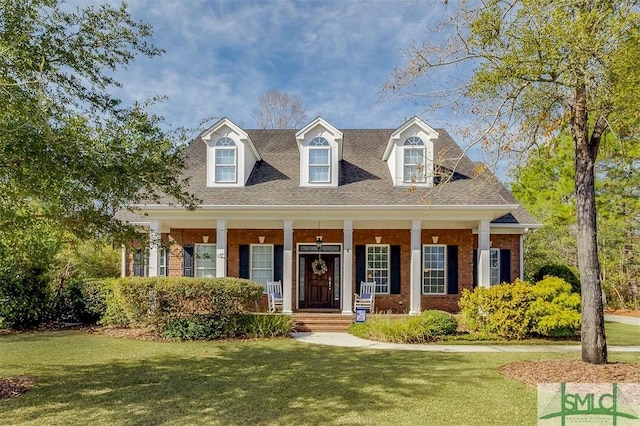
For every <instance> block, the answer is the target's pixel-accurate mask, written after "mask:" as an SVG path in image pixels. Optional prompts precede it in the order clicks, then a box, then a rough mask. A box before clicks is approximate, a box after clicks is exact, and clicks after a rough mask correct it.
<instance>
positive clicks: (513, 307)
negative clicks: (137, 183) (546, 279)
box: [458, 280, 533, 339]
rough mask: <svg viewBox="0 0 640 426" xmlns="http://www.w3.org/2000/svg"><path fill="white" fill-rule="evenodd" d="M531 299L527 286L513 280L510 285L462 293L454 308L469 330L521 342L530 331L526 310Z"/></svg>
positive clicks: (529, 287)
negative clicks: (456, 308) (456, 307)
mask: <svg viewBox="0 0 640 426" xmlns="http://www.w3.org/2000/svg"><path fill="white" fill-rule="evenodd" d="M532 300H533V295H532V294H531V286H530V285H529V284H528V283H526V282H524V281H520V280H516V281H515V282H514V283H513V284H501V285H496V286H493V287H488V288H484V287H481V288H477V289H475V291H474V292H470V291H469V290H463V292H462V297H461V298H460V301H459V302H458V305H459V306H460V310H461V312H462V314H463V315H464V318H465V322H466V324H467V325H468V326H469V328H471V329H472V330H482V331H484V332H487V333H495V334H497V335H498V336H502V337H506V338H508V339H523V338H525V337H526V336H527V335H528V334H529V332H530V318H529V317H528V316H527V309H528V308H529V305H530V303H531V301H532Z"/></svg>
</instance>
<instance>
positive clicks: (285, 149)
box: [186, 129, 535, 223]
mask: <svg viewBox="0 0 640 426" xmlns="http://www.w3.org/2000/svg"><path fill="white" fill-rule="evenodd" d="M341 131H342V132H343V134H344V139H343V160H342V161H341V164H340V171H339V176H340V182H339V186H338V187H337V188H336V187H333V188H313V187H301V186H300V185H299V183H300V180H299V173H300V158H299V151H298V146H297V144H296V138H295V133H296V130H294V129H287V130H270V129H259V130H246V132H247V133H248V134H249V136H250V138H251V140H252V141H253V143H254V145H255V147H256V149H257V150H258V152H259V153H260V156H261V157H262V161H259V162H258V163H256V165H255V167H254V169H253V171H252V173H251V175H250V177H249V180H248V182H247V184H246V186H244V187H240V188H238V187H233V188H221V187H217V188H208V187H207V186H206V144H205V143H204V141H203V140H202V139H201V138H200V137H198V138H196V139H194V140H193V141H192V142H191V143H190V145H189V146H188V147H187V149H186V156H187V164H188V169H187V175H188V176H189V177H190V185H189V188H188V189H189V191H190V192H191V193H193V194H194V195H195V196H197V197H198V198H199V199H201V200H202V204H203V205H221V206H242V205H253V206H255V205H264V206H287V205H291V206H304V205H314V206H315V205H328V206H385V205H396V206H397V205H400V206H402V205H420V204H425V203H429V204H430V205H434V206H439V205H442V206H455V205H459V206H462V205H464V206H470V205H471V206H473V205H478V206H482V205H494V206H499V205H514V204H518V203H517V201H516V200H515V199H514V198H513V196H512V195H511V193H510V192H509V191H508V190H507V189H506V188H505V187H504V185H503V184H502V183H500V182H499V181H498V179H497V178H496V177H495V176H494V175H493V174H492V173H491V172H489V171H483V172H481V173H479V172H478V170H479V167H478V165H477V164H476V163H474V162H472V161H471V160H470V159H469V158H468V157H467V156H466V155H464V153H463V152H462V150H461V149H460V147H459V146H458V145H457V144H456V143H455V142H454V141H453V139H452V138H451V137H450V136H449V134H448V133H447V132H446V131H445V130H443V129H437V131H438V133H439V137H438V139H436V140H435V141H434V155H435V163H436V165H437V166H439V167H440V168H441V169H442V170H446V171H449V172H451V171H452V170H453V169H454V168H455V174H454V175H453V177H452V178H451V179H448V181H446V182H444V183H439V184H437V185H435V186H434V187H433V188H423V187H419V188H417V190H416V191H414V192H413V193H411V194H409V191H408V190H407V187H394V186H393V181H392V177H391V174H390V172H389V169H388V168H387V165H386V163H385V161H384V160H383V159H382V156H383V153H384V150H385V147H386V145H387V143H388V141H389V136H390V135H391V133H392V132H393V131H394V129H373V130H366V129H346V130H342V129H341ZM512 216H513V218H515V219H516V221H517V222H518V223H535V220H534V219H533V218H531V216H530V215H529V214H528V213H527V212H526V211H525V210H524V209H523V208H519V209H518V211H517V212H514V213H513V215H512ZM498 220H499V221H500V222H499V223H509V219H507V218H505V221H502V218H501V219H498ZM511 220H513V219H511ZM512 223H513V222H512Z"/></svg>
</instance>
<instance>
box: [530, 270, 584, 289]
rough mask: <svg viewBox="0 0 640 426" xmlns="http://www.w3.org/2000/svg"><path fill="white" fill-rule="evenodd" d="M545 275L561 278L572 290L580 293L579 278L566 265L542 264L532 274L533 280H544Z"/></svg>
mask: <svg viewBox="0 0 640 426" xmlns="http://www.w3.org/2000/svg"><path fill="white" fill-rule="evenodd" d="M547 276H552V277H558V278H562V279H563V280H565V281H566V282H567V283H569V284H570V285H571V291H572V292H574V293H578V294H580V279H579V278H578V276H577V275H576V273H575V272H574V271H573V270H571V268H569V267H568V266H567V265H559V264H549V265H544V266H542V267H540V269H538V272H536V274H535V276H534V280H535V281H536V282H539V281H542V280H544V278H545V277H547Z"/></svg>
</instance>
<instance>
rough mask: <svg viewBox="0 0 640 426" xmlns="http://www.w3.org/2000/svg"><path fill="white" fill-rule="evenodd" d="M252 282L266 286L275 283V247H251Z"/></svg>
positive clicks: (265, 245)
mask: <svg viewBox="0 0 640 426" xmlns="http://www.w3.org/2000/svg"><path fill="white" fill-rule="evenodd" d="M251 281H255V282H257V283H260V284H262V285H263V286H265V291H266V288H267V281H273V245H268V244H252V245H251Z"/></svg>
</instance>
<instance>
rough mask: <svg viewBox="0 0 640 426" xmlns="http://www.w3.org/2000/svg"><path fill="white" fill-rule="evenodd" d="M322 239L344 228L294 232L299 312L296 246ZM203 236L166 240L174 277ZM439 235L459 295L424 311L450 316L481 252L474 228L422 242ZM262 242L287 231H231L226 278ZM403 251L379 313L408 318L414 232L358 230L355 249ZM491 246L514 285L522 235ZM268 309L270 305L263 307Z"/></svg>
mask: <svg viewBox="0 0 640 426" xmlns="http://www.w3.org/2000/svg"><path fill="white" fill-rule="evenodd" d="M318 234H322V236H323V242H324V243H325V244H341V243H342V242H343V231H342V229H331V230H327V229H323V230H321V231H318V230H317V229H295V230H294V231H293V271H292V277H293V281H294V284H293V293H292V300H293V309H294V310H296V306H297V304H296V301H297V300H298V294H297V288H298V287H297V281H298V279H297V277H298V271H297V263H298V262H297V259H298V253H297V247H298V244H313V243H314V242H315V239H316V235H318ZM203 236H206V237H208V241H207V242H208V243H209V244H215V243H216V230H215V229H171V231H170V233H168V234H163V235H162V245H163V246H165V247H168V248H169V271H168V275H169V276H182V268H183V245H185V244H196V243H203V242H204V240H203ZM436 236H437V244H443V245H447V246H458V294H455V295H454V294H447V295H422V296H421V308H422V309H442V310H446V311H450V312H455V311H457V310H458V299H459V297H460V294H461V292H462V290H463V289H469V290H471V289H473V282H474V277H473V250H474V248H476V247H477V244H478V242H477V241H478V238H477V235H474V234H473V233H472V231H471V230H470V229H461V230H452V229H429V230H423V231H422V232H421V243H422V244H432V243H433V237H436ZM259 237H264V244H273V245H283V244H284V232H283V230H281V229H262V230H259V229H228V230H227V275H228V276H235V277H237V276H239V274H240V272H239V267H240V259H239V251H240V250H239V249H240V246H241V245H251V244H259V243H260V240H259ZM376 237H380V244H388V245H390V246H400V281H401V283H400V294H380V295H376V310H378V311H390V312H393V313H408V312H409V304H410V282H411V270H410V264H411V246H410V243H411V231H410V230H409V229H385V230H373V229H354V230H353V247H356V246H360V245H367V244H376ZM491 243H492V245H491V246H492V247H494V248H501V249H509V250H510V258H511V262H510V267H511V277H512V280H514V279H515V278H517V277H519V276H520V236H519V235H515V234H509V235H502V234H492V235H491ZM127 271H128V274H129V275H133V261H132V256H129V257H128V262H127ZM352 271H353V273H352V277H351V279H352V283H353V288H354V291H355V283H356V258H355V256H353V264H352ZM264 305H265V306H266V303H265V304H264Z"/></svg>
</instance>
